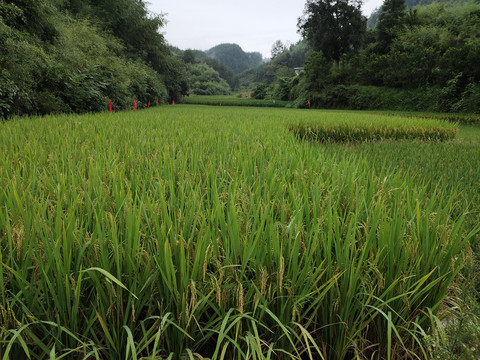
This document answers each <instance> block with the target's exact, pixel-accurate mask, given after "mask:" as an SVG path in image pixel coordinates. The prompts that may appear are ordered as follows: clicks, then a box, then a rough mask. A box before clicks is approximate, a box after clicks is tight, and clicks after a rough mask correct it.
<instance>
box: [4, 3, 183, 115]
mask: <svg viewBox="0 0 480 360" xmlns="http://www.w3.org/2000/svg"><path fill="white" fill-rule="evenodd" d="M163 24H164V20H163V18H162V16H160V15H151V14H149V13H148V11H147V9H146V5H145V3H144V2H143V1H142V0H102V1H96V0H81V1H80V0H10V1H9V2H8V3H6V2H0V43H1V44H2V46H1V47H0V117H8V116H12V115H31V114H47V113H54V112H76V113H84V112H94V111H102V110H105V109H106V108H107V104H108V100H109V99H112V102H113V104H114V108H115V109H125V108H130V107H131V106H132V104H133V100H134V99H135V100H136V101H137V104H138V106H139V107H141V106H144V105H146V104H147V103H148V101H149V100H152V101H153V100H154V99H157V98H158V99H159V101H172V100H175V99H178V98H179V97H181V95H182V94H184V93H186V92H187V90H188V84H187V78H186V70H185V66H184V63H183V61H182V60H181V59H180V58H179V57H178V56H176V55H175V54H173V52H172V51H171V50H170V48H169V46H168V45H167V43H166V41H165V39H164V37H163V36H162V35H161V34H160V33H159V31H158V30H159V29H160V28H161V27H162V26H163Z"/></svg>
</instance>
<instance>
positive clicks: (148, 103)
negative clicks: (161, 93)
mask: <svg viewBox="0 0 480 360" xmlns="http://www.w3.org/2000/svg"><path fill="white" fill-rule="evenodd" d="M148 107H150V99H148Z"/></svg>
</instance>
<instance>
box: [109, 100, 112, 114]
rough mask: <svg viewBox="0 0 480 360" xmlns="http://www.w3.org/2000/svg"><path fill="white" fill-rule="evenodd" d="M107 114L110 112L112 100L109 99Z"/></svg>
mask: <svg viewBox="0 0 480 360" xmlns="http://www.w3.org/2000/svg"><path fill="white" fill-rule="evenodd" d="M108 112H112V99H110V103H109V104H108Z"/></svg>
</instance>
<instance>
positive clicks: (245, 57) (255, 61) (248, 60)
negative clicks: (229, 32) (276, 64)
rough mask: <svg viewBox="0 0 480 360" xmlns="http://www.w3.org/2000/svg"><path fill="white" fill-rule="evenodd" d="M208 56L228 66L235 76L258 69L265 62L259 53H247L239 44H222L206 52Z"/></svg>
mask: <svg viewBox="0 0 480 360" xmlns="http://www.w3.org/2000/svg"><path fill="white" fill-rule="evenodd" d="M206 54H207V55H208V56H209V57H211V58H214V59H217V60H218V61H220V62H221V63H223V64H225V65H226V66H228V67H229V68H230V69H232V71H233V72H234V73H235V74H239V73H241V72H242V71H245V70H248V69H250V68H253V67H256V66H258V65H260V64H261V63H262V62H263V57H262V54H260V53H259V52H250V53H249V52H245V51H243V50H242V48H241V47H240V46H239V45H237V44H220V45H217V46H214V47H213V48H211V49H210V50H207V51H206Z"/></svg>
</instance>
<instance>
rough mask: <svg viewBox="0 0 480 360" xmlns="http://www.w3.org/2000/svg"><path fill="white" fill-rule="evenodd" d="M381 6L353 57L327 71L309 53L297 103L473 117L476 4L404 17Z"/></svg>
mask: <svg viewBox="0 0 480 360" xmlns="http://www.w3.org/2000/svg"><path fill="white" fill-rule="evenodd" d="M389 1H390V0H389ZM389 1H387V2H386V3H385V4H384V5H383V7H382V10H381V12H380V13H381V21H380V23H379V24H378V25H377V27H376V28H375V29H374V30H372V31H370V32H369V33H368V34H367V36H366V38H365V46H364V47H363V49H362V50H361V51H360V52H359V53H358V54H352V53H350V54H345V55H343V56H342V57H341V58H340V60H339V61H338V62H337V63H336V64H335V65H333V64H330V65H329V64H328V62H326V61H325V59H323V58H322V57H321V56H319V55H318V54H317V53H315V52H312V53H311V54H310V56H309V59H307V62H306V65H305V70H306V71H305V77H304V78H303V79H301V80H300V82H304V84H303V85H302V87H301V89H300V88H299V90H300V92H299V91H296V93H297V94H298V95H297V96H298V97H299V101H297V103H298V104H299V105H301V104H304V100H305V99H306V98H308V97H311V98H314V99H315V106H317V107H328V108H335V107H339V108H350V109H388V108H390V109H400V110H412V111H413V110H416V111H437V112H470V113H478V111H479V110H478V109H479V108H480V107H479V102H478V90H477V89H478V84H480V68H479V67H478V66H476V64H478V63H479V61H480V32H479V31H478V29H479V28H480V27H479V26H480V16H479V15H478V14H480V5H478V4H475V3H473V2H466V3H458V4H453V5H452V4H446V3H437V4H432V5H428V6H420V7H417V8H415V9H414V10H411V11H410V12H406V11H405V6H404V3H403V2H401V1H393V2H392V1H390V2H389ZM324 55H325V54H324ZM358 85H368V86H378V87H379V89H378V91H376V90H373V89H369V88H365V87H358ZM386 88H391V89H392V90H385V89H386ZM394 89H399V90H394ZM400 89H401V90H400ZM302 91H303V92H302ZM414 95H416V96H418V98H417V99H415V98H414ZM388 96H391V98H388Z"/></svg>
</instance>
